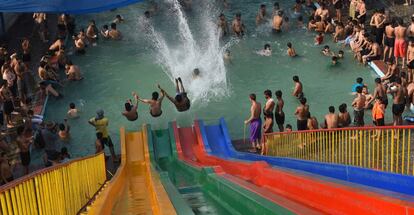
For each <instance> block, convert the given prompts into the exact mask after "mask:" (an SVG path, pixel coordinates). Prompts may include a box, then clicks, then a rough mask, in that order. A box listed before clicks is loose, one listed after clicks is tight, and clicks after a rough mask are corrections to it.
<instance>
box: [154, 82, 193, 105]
mask: <svg viewBox="0 0 414 215" xmlns="http://www.w3.org/2000/svg"><path fill="white" fill-rule="evenodd" d="M175 86H176V96H175V97H174V98H173V97H171V96H170V95H168V93H167V92H165V90H164V89H162V88H161V87H160V86H158V88H159V89H160V90H161V93H163V94H164V95H165V96H167V98H168V99H169V100H170V101H171V102H172V103H173V104H174V105H175V107H176V108H177V110H178V112H184V111H187V110H189V109H190V106H191V102H190V99H189V98H188V97H187V92H185V89H184V86H183V82H182V80H181V78H180V77H179V78H178V79H175Z"/></svg>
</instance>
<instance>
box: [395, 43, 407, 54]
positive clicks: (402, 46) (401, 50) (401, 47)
mask: <svg viewBox="0 0 414 215" xmlns="http://www.w3.org/2000/svg"><path fill="white" fill-rule="evenodd" d="M406 48H407V45H406V43H405V40H402V39H396V40H395V44H394V57H402V58H405V57H406Z"/></svg>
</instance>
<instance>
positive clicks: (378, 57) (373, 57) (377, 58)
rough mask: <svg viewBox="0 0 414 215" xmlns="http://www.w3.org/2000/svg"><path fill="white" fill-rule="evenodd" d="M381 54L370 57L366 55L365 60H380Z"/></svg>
mask: <svg viewBox="0 0 414 215" xmlns="http://www.w3.org/2000/svg"><path fill="white" fill-rule="evenodd" d="M380 59H381V56H379V55H377V56H372V57H367V62H371V61H374V60H380Z"/></svg>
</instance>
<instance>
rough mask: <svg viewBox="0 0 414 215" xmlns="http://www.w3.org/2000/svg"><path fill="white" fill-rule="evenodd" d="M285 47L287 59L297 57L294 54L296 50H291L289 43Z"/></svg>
mask: <svg viewBox="0 0 414 215" xmlns="http://www.w3.org/2000/svg"><path fill="white" fill-rule="evenodd" d="M287 47H288V49H287V55H288V56H289V57H296V56H298V55H297V54H296V50H295V49H294V48H293V46H292V43H291V42H288V43H287Z"/></svg>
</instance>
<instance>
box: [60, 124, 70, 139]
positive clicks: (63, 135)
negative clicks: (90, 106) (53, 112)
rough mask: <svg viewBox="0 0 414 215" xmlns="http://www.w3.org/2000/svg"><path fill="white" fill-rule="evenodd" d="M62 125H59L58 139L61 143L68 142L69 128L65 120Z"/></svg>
mask: <svg viewBox="0 0 414 215" xmlns="http://www.w3.org/2000/svg"><path fill="white" fill-rule="evenodd" d="M64 121H65V122H64V123H61V124H59V137H60V139H61V140H62V141H68V140H69V138H70V133H69V130H70V127H69V125H68V120H67V119H65V120H64Z"/></svg>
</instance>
